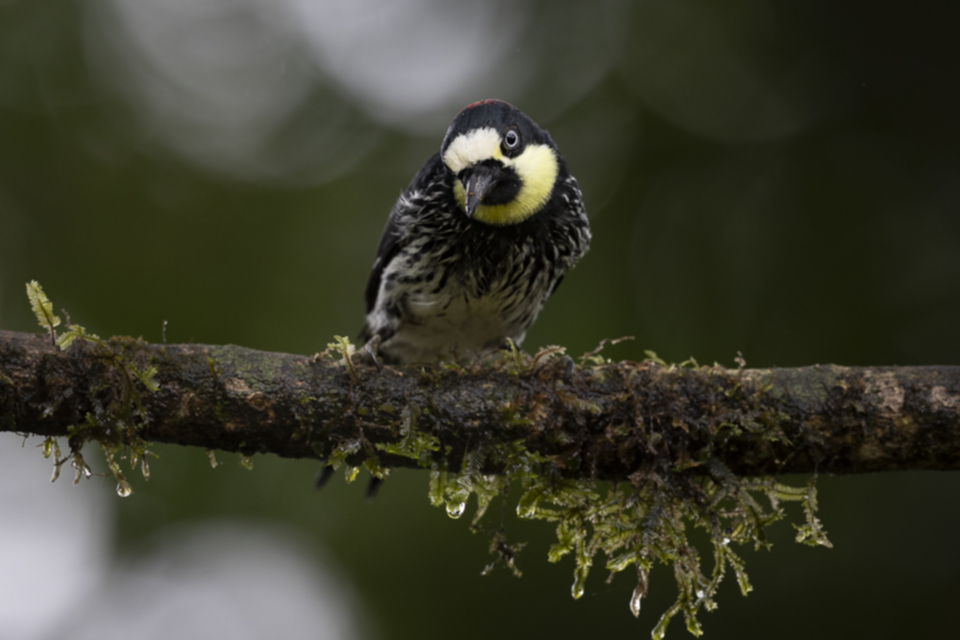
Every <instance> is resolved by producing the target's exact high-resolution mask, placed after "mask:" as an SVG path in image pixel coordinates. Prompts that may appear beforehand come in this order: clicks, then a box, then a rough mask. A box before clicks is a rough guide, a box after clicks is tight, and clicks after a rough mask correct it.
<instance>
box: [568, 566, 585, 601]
mask: <svg viewBox="0 0 960 640" xmlns="http://www.w3.org/2000/svg"><path fill="white" fill-rule="evenodd" d="M586 582H587V572H586V571H581V570H579V569H577V570H576V571H574V572H573V586H572V587H571V588H570V595H572V596H573V599H574V600H578V599H579V598H580V596H582V595H583V590H584V586H585V585H586Z"/></svg>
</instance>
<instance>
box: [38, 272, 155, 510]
mask: <svg viewBox="0 0 960 640" xmlns="http://www.w3.org/2000/svg"><path fill="white" fill-rule="evenodd" d="M27 297H28V298H29V300H30V303H31V308H32V309H33V311H34V314H35V315H36V316H37V322H38V323H39V324H40V326H41V327H43V328H44V329H46V330H47V331H49V332H50V335H51V338H52V339H53V340H54V343H55V344H56V345H57V346H58V347H59V349H60V350H61V351H67V350H69V349H77V348H79V347H77V346H76V344H75V343H77V342H78V341H79V342H80V343H82V344H84V345H86V347H87V348H90V349H92V350H93V355H94V356H95V357H93V358H89V359H87V360H86V362H87V364H85V365H84V366H89V367H91V368H92V367H98V368H105V369H106V370H105V371H101V372H100V375H94V376H91V379H101V380H111V381H112V383H110V384H107V383H104V384H103V385H102V386H101V387H95V388H91V389H89V390H88V393H89V395H90V397H91V398H92V399H93V400H94V401H95V402H94V406H95V410H94V412H93V413H87V414H86V415H85V416H84V419H83V421H82V422H80V423H78V424H75V425H73V426H71V427H69V428H68V429H67V433H68V438H67V442H68V443H69V446H70V453H69V454H68V455H67V456H65V457H61V455H60V445H59V442H58V441H57V439H56V438H47V440H46V441H45V442H44V447H43V453H44V457H47V458H49V457H50V456H51V454H52V455H53V457H54V462H53V464H54V472H53V479H54V480H56V479H57V477H58V476H59V475H60V468H61V467H62V466H63V465H64V464H66V463H67V462H70V463H71V465H72V466H73V467H74V469H75V470H76V475H75V477H74V483H76V482H78V481H79V480H80V478H81V477H90V475H91V472H90V467H89V466H88V465H87V463H86V461H85V460H84V459H83V455H82V454H81V449H82V448H83V446H84V445H85V444H86V443H87V442H91V441H95V442H97V443H98V444H99V445H100V449H101V450H102V451H103V455H104V459H105V461H106V464H107V468H109V469H110V472H111V473H112V474H113V476H114V478H115V479H116V481H117V493H118V494H119V495H120V496H122V497H126V496H129V495H130V494H131V493H132V488H131V486H130V483H129V481H128V480H127V478H126V476H125V475H124V473H123V471H122V467H121V464H120V463H121V462H122V461H124V460H126V461H128V462H129V464H130V468H131V469H135V468H136V467H137V466H138V465H139V466H140V468H141V472H142V473H143V477H144V478H145V479H149V477H150V467H149V464H148V463H147V456H149V455H154V454H152V453H151V452H150V451H149V450H148V449H147V442H146V441H145V440H144V439H143V438H141V437H140V426H141V425H142V424H143V423H144V421H145V420H146V418H147V416H146V411H145V410H144V408H143V403H142V401H141V399H142V397H143V394H144V393H153V392H155V391H157V390H158V389H159V386H158V385H157V383H156V380H155V377H156V374H157V369H156V367H154V366H152V365H149V366H139V365H138V364H137V363H135V362H133V361H132V360H131V359H130V358H129V357H127V355H126V351H127V349H128V348H129V347H130V346H132V345H136V344H138V342H139V341H138V340H134V339H133V338H112V339H110V340H103V339H102V338H100V337H99V336H97V335H96V334H93V333H89V332H88V331H87V330H86V329H84V327H82V326H80V325H76V324H73V323H71V322H69V316H68V322H67V330H66V331H65V332H64V333H62V334H61V335H60V336H59V337H57V335H56V330H55V328H56V327H57V326H59V325H60V319H59V318H58V317H56V316H55V315H53V313H52V309H53V303H52V302H51V301H50V300H49V299H48V298H47V296H46V295H45V294H44V292H43V289H42V288H41V287H40V285H39V284H38V283H37V282H36V281H31V282H30V283H28V284H27Z"/></svg>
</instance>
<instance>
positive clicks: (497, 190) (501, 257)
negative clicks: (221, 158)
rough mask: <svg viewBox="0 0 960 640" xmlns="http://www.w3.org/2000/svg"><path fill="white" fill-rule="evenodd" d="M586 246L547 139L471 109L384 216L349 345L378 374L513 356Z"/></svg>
mask: <svg viewBox="0 0 960 640" xmlns="http://www.w3.org/2000/svg"><path fill="white" fill-rule="evenodd" d="M590 239H591V235H590V225H589V221H588V219H587V214H586V209H585V207H584V203H583V197H582V194H581V192H580V187H579V185H578V184H577V181H576V179H575V178H574V177H573V176H572V175H571V174H570V172H569V171H568V169H567V165H566V162H565V161H564V158H563V156H562V155H561V154H560V151H559V150H558V149H557V145H556V144H555V143H554V141H553V139H552V138H551V137H550V134H549V133H547V131H545V130H543V129H541V128H540V127H539V126H538V125H537V124H536V123H535V122H534V121H533V120H531V119H530V117H529V116H527V115H526V114H524V113H523V112H522V111H520V109H518V108H517V107H515V106H513V105H512V104H509V103H507V102H505V101H503V100H495V99H488V100H481V101H479V102H474V103H473V104H470V105H468V106H466V107H465V108H464V109H463V110H461V111H460V113H459V114H457V116H456V117H455V118H454V120H453V122H452V123H451V124H450V126H449V128H448V129H447V132H446V135H445V136H444V138H443V142H442V143H441V145H440V150H439V152H437V153H434V154H433V156H431V157H430V158H429V159H428V160H427V161H426V163H425V164H424V165H423V167H422V168H421V169H420V170H419V171H418V172H417V174H416V175H415V176H414V178H413V180H411V182H410V184H409V185H408V186H407V188H406V189H405V190H404V191H403V192H402V193H401V195H400V197H399V198H398V199H397V201H396V204H394V206H393V208H392V210H391V211H390V215H389V217H388V218H387V222H386V226H385V227H384V229H383V233H382V235H381V237H380V244H379V246H378V248H377V254H376V258H375V260H374V262H373V268H372V269H371V272H370V277H369V279H368V281H367V287H366V291H365V301H366V309H367V314H366V321H365V323H364V326H363V329H362V331H361V334H360V339H361V341H362V343H364V344H365V347H366V351H367V352H368V353H369V354H370V356H371V357H373V359H374V362H375V363H377V365H378V366H380V365H379V363H378V362H377V356H379V358H380V359H382V360H383V361H384V362H385V363H387V364H401V365H402V364H409V363H414V362H417V363H420V362H424V363H425V362H432V361H436V360H438V359H439V360H451V359H455V358H456V357H458V355H460V354H469V353H473V354H484V353H488V352H492V351H495V350H497V349H500V348H509V347H510V343H513V345H515V346H516V347H519V346H520V345H521V344H522V342H523V339H524V336H525V335H526V332H527V330H528V329H529V328H530V326H531V325H532V324H533V322H534V321H535V320H536V319H537V316H538V315H539V314H540V311H541V309H542V308H543V306H544V303H545V302H546V301H547V299H548V298H549V297H550V296H551V295H553V293H554V292H555V291H556V290H557V287H558V286H559V285H560V283H561V281H562V280H563V278H564V276H565V275H566V273H567V272H568V271H569V270H570V269H571V268H572V267H573V266H574V265H575V264H577V262H578V261H579V260H580V258H582V257H583V255H584V254H585V253H586V252H587V249H588V248H589V246H590Z"/></svg>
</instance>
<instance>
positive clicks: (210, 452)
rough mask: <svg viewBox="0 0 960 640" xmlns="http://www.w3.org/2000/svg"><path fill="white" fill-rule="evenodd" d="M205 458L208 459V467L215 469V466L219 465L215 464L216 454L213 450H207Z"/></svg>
mask: <svg viewBox="0 0 960 640" xmlns="http://www.w3.org/2000/svg"><path fill="white" fill-rule="evenodd" d="M207 457H208V458H210V466H211V467H212V468H214V469H216V468H217V465H218V464H219V463H218V462H217V454H216V452H214V450H213V449H208V450H207Z"/></svg>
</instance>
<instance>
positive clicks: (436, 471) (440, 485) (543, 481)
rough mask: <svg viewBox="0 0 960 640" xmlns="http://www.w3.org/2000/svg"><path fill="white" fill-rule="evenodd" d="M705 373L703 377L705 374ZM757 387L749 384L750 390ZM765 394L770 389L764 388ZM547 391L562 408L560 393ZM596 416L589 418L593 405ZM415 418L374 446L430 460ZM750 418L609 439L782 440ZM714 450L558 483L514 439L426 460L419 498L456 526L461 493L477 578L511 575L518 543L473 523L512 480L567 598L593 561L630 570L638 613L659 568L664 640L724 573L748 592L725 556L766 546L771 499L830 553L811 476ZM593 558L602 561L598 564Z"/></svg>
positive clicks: (515, 417)
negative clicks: (740, 470) (665, 583)
mask: <svg viewBox="0 0 960 640" xmlns="http://www.w3.org/2000/svg"><path fill="white" fill-rule="evenodd" d="M525 357H526V358H527V360H521V356H520V355H518V352H517V351H510V352H508V353H507V354H506V355H505V357H504V360H505V362H503V363H500V364H499V365H497V364H495V365H494V366H502V367H504V368H506V369H507V371H508V372H511V373H518V374H519V373H522V372H529V371H530V370H531V368H532V367H531V364H530V361H531V358H530V357H529V356H525ZM654 357H655V354H654ZM598 358H599V355H598V354H596V353H594V354H589V355H588V357H586V358H585V359H584V360H585V361H587V362H592V361H594V360H596V359H598ZM666 366H667V367H668V368H669V370H670V371H675V370H676V369H677V368H680V367H687V368H691V369H692V368H697V367H699V365H697V364H696V362H695V361H693V360H690V361H687V362H685V363H683V364H682V365H679V366H678V367H670V366H669V365H666ZM704 369H707V371H706V372H707V373H711V371H712V369H710V368H704ZM702 370H703V369H701V371H702ZM734 376H735V374H734ZM716 377H717V381H718V388H721V385H725V387H723V388H725V389H726V391H725V392H726V393H728V394H729V395H730V396H734V397H737V398H738V399H740V400H742V401H743V402H744V403H747V404H753V405H755V406H759V404H758V403H759V402H760V400H759V397H760V396H758V395H757V393H758V387H757V386H755V385H747V384H746V383H744V384H741V383H740V382H737V381H733V382H732V383H731V381H730V379H729V378H726V377H724V376H723V375H722V374H721V373H720V370H719V368H717V374H716ZM763 388H764V387H763V386H762V385H761V386H760V387H759V389H760V391H759V393H760V394H762V393H763ZM766 389H767V390H769V386H767V387H766ZM557 395H558V397H560V398H561V401H563V397H564V396H563V393H562V392H558V394H557ZM571 397H572V396H571ZM570 402H573V400H572V399H571V400H570ZM577 409H579V410H582V411H588V412H593V409H592V408H591V407H586V406H581V405H577ZM596 410H597V411H599V407H598V408H597V409H596ZM419 415H420V414H419V413H418V411H417V410H416V408H415V407H410V406H408V407H406V408H404V412H403V417H404V420H403V426H402V428H401V433H402V436H403V439H402V440H401V442H400V443H398V444H394V445H378V448H379V449H380V450H382V451H384V452H387V453H391V454H394V455H403V456H405V457H410V458H414V459H417V460H419V461H420V463H421V464H422V465H427V464H431V460H434V458H433V457H432V454H434V453H435V452H437V451H438V443H437V441H436V438H434V437H433V436H431V435H429V434H426V433H421V432H419V431H417V429H416V423H417V417H418V416H419ZM759 415H760V416H761V417H760V418H758V419H756V420H751V419H749V418H746V417H745V416H743V415H740V416H737V417H736V418H735V419H724V418H723V417H722V416H721V417H718V419H717V420H716V421H715V422H714V423H706V422H701V423H698V422H696V421H693V422H689V423H687V422H675V423H674V424H672V425H669V426H668V427H667V428H666V429H667V430H666V431H653V432H651V431H650V429H648V427H647V426H645V425H643V424H640V425H636V426H630V425H624V424H620V425H611V427H610V429H611V433H621V434H622V433H631V432H635V433H636V434H637V435H638V436H641V437H645V438H646V439H647V440H648V442H649V443H650V446H651V447H654V448H656V447H659V446H665V445H666V443H667V442H668V441H670V440H671V439H676V438H678V437H685V438H694V437H699V438H704V439H707V440H708V441H709V442H713V441H724V440H725V439H727V438H729V437H732V436H740V435H746V436H749V437H753V438H756V439H758V440H760V441H767V442H783V441H785V440H786V436H785V434H784V433H783V429H782V428H781V427H782V426H783V424H784V422H785V421H786V417H785V416H783V415H780V414H777V413H772V412H767V413H763V412H759ZM501 420H502V422H503V426H504V427H506V428H509V427H512V426H518V425H522V424H526V423H527V422H528V421H527V420H526V419H525V418H524V416H522V415H520V414H519V413H518V412H516V411H514V410H512V409H511V408H510V407H509V406H505V408H504V410H503V412H502V416H501ZM671 429H672V430H673V431H672V432H671V431H670V430H671ZM712 450H713V448H712V446H710V445H708V446H706V447H704V448H703V449H702V450H701V452H700V453H698V454H697V455H696V456H695V457H691V456H689V455H686V457H683V456H681V457H680V458H679V459H671V460H665V461H661V462H660V463H658V464H653V466H651V467H649V468H646V469H641V470H640V471H638V472H637V473H635V474H633V475H632V476H631V477H630V480H629V482H619V483H612V484H611V483H605V482H599V481H593V480H580V479H569V478H564V477H562V476H561V475H560V474H559V473H558V471H559V470H560V468H561V467H560V466H558V464H560V462H561V461H560V460H559V459H557V458H551V457H548V456H544V455H541V454H538V453H533V452H530V451H528V450H527V449H526V447H525V446H524V444H523V441H521V440H518V441H515V442H512V443H510V444H507V445H500V446H496V447H492V448H488V449H483V448H478V449H474V450H471V451H468V452H467V453H466V455H465V456H464V458H463V461H462V463H461V465H460V468H459V469H450V468H448V463H444V462H436V461H433V462H432V467H431V472H430V486H429V490H428V496H429V499H430V503H431V504H432V505H434V506H437V507H443V508H445V510H446V512H447V514H448V515H449V516H450V517H451V518H460V517H461V516H462V515H463V514H464V513H465V512H466V510H467V505H468V503H469V501H470V497H471V496H476V501H477V509H476V512H475V515H474V518H473V522H472V525H471V529H472V530H474V531H482V532H485V533H486V534H487V535H488V536H489V538H490V552H491V553H492V554H493V555H494V556H495V560H494V562H492V563H491V564H490V565H488V566H487V567H486V568H485V569H484V573H485V574H486V573H489V572H490V571H491V570H493V569H494V568H495V567H497V566H505V567H507V568H508V569H509V570H511V571H513V572H514V573H515V574H516V575H520V570H519V568H518V567H517V565H516V560H517V554H518V553H519V551H520V549H522V547H523V545H522V544H510V543H508V537H507V534H506V531H505V526H504V525H503V523H501V524H500V526H499V527H496V528H493V529H488V528H485V527H484V526H483V524H482V518H483V515H484V513H485V512H486V511H487V507H488V506H489V504H490V503H491V501H492V500H493V499H494V498H496V497H498V496H501V497H503V499H506V496H507V494H508V490H509V488H510V486H511V485H517V484H518V485H519V486H520V487H521V488H522V493H521V494H520V497H519V499H518V501H517V504H516V513H517V516H518V517H519V518H521V519H526V520H544V521H547V522H550V523H552V524H553V525H554V526H555V527H556V542H555V543H554V544H553V545H552V546H551V547H550V549H549V551H548V553H547V560H548V561H550V562H561V561H564V560H566V558H568V557H569V558H571V559H572V561H573V582H572V585H571V594H572V596H573V597H574V598H579V597H580V596H581V595H582V594H583V593H584V588H585V584H586V581H587V579H588V576H589V575H590V573H591V570H592V569H593V568H594V566H595V564H597V563H598V562H599V563H600V564H601V566H603V567H604V568H605V569H606V570H607V571H608V572H609V573H610V578H612V577H613V576H614V575H615V574H619V573H621V572H624V571H628V572H629V571H633V570H635V571H636V573H637V584H636V587H635V588H634V590H633V592H632V594H631V597H630V600H629V607H630V610H631V611H632V612H633V613H634V614H635V615H639V612H640V607H641V604H642V600H643V598H644V597H645V596H646V594H647V590H648V586H649V578H650V573H651V571H652V569H653V568H654V566H655V565H658V564H659V565H666V566H669V567H671V568H672V571H671V573H672V574H673V576H674V580H675V582H676V586H677V589H678V597H677V601H676V602H675V603H674V605H673V606H671V607H670V608H669V609H668V610H667V611H666V612H664V613H663V615H662V616H661V618H660V620H659V622H658V624H657V625H656V627H655V629H654V630H653V634H652V635H653V637H654V638H662V637H663V636H664V634H665V633H666V629H667V626H668V624H669V622H670V621H671V620H672V619H673V618H674V617H675V616H677V615H680V614H682V615H683V617H684V619H685V623H686V628H687V630H688V631H689V632H690V633H692V634H693V635H696V636H699V635H700V634H701V633H702V632H703V631H702V628H701V626H700V622H699V620H698V614H699V612H700V611H701V610H702V609H706V610H707V611H711V610H713V609H715V608H716V607H717V602H716V600H715V598H716V593H717V589H718V587H719V585H720V583H721V581H722V580H723V578H724V577H725V576H726V575H727V574H728V573H730V572H731V571H732V573H733V574H734V576H735V578H736V581H737V584H738V586H739V589H740V592H741V593H742V594H743V595H747V594H748V593H749V592H750V591H751V590H752V589H753V587H752V586H751V584H750V580H749V578H748V576H747V573H746V569H745V563H744V561H743V559H742V558H741V557H740V555H739V554H738V553H737V552H736V551H735V548H736V547H737V546H742V545H747V546H753V547H754V548H755V549H769V548H770V547H771V544H770V542H769V541H768V540H767V537H766V528H767V527H768V526H770V525H771V524H773V523H775V522H777V521H778V520H781V519H783V518H784V517H785V512H784V510H783V508H782V506H781V503H783V502H787V501H797V502H800V503H801V504H802V506H803V513H804V522H803V523H802V524H799V525H794V526H795V527H796V529H797V541H798V542H801V543H804V544H808V545H822V546H827V547H829V546H831V545H830V542H829V540H828V539H827V537H826V533H825V531H824V530H823V527H822V525H821V523H820V521H819V520H818V519H817V517H816V515H815V514H816V507H817V503H816V488H815V486H814V484H813V480H811V481H810V483H809V484H808V485H807V486H805V487H791V486H787V485H784V484H782V483H779V482H776V481H774V480H773V479H770V478H740V477H738V476H736V475H734V474H733V473H732V472H731V471H730V470H729V469H728V468H727V467H726V465H724V463H723V462H722V461H721V460H720V459H719V458H718V457H715V456H714V455H713V454H712ZM484 468H497V469H502V470H503V471H502V473H500V474H498V475H490V474H486V473H483V469H484ZM694 529H702V530H703V531H704V532H705V533H706V535H707V537H708V540H709V542H708V544H707V547H706V552H707V553H708V554H709V555H710V556H711V558H710V560H711V561H712V562H710V566H711V567H712V568H711V569H710V570H707V569H705V568H704V563H703V561H702V559H701V551H700V550H698V549H697V547H696V546H695V545H694V544H693V543H692V542H691V541H690V537H689V535H690V533H691V532H692V530H694ZM599 557H602V558H603V560H602V562H601V561H600V560H599Z"/></svg>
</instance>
